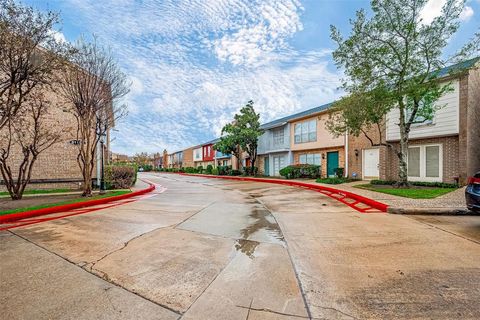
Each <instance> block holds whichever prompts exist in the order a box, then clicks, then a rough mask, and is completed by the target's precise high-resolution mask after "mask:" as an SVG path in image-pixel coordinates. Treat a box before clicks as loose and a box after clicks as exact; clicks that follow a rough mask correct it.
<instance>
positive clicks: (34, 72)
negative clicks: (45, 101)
mask: <svg viewBox="0 0 480 320" xmlns="http://www.w3.org/2000/svg"><path fill="white" fill-rule="evenodd" d="M58 22H59V18H58V14H57V13H55V12H51V11H50V12H47V13H45V14H44V13H40V12H37V11H35V10H34V9H32V8H31V7H23V6H20V5H17V4H15V2H14V1H11V0H0V129H2V128H3V127H4V126H6V124H7V122H8V121H9V119H10V118H14V117H15V116H16V115H17V114H18V112H19V110H20V109H21V106H22V104H23V103H24V102H25V101H26V100H28V98H29V95H30V93H31V92H32V91H33V90H35V89H37V88H42V87H47V86H50V85H51V84H52V80H53V75H54V74H55V73H56V72H57V71H58V70H60V69H61V68H62V67H63V63H64V60H63V58H62V57H64V56H65V54H67V52H68V48H67V46H66V45H65V44H62V43H59V42H57V41H56V40H55V37H54V34H53V27H54V25H55V24H57V23H58Z"/></svg>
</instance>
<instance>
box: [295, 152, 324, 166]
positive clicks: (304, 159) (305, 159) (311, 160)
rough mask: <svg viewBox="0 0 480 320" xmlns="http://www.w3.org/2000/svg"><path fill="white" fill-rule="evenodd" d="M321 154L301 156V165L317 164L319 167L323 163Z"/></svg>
mask: <svg viewBox="0 0 480 320" xmlns="http://www.w3.org/2000/svg"><path fill="white" fill-rule="evenodd" d="M320 159H321V156H320V153H311V154H301V155H300V156H299V162H300V164H315V165H317V166H319V165H320V163H321V160H320Z"/></svg>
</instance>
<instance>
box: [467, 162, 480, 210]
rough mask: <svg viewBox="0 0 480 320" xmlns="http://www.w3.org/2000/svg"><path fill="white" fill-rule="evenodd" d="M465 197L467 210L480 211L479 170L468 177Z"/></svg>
mask: <svg viewBox="0 0 480 320" xmlns="http://www.w3.org/2000/svg"><path fill="white" fill-rule="evenodd" d="M465 199H466V200H467V208H468V209H469V210H472V211H473V212H477V213H480V171H479V172H477V173H476V174H475V175H474V176H473V177H471V178H470V179H468V185H467V189H465Z"/></svg>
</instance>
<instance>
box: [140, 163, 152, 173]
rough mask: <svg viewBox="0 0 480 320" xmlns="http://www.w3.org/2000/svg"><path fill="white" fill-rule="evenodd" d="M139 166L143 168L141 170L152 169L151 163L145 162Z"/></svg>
mask: <svg viewBox="0 0 480 320" xmlns="http://www.w3.org/2000/svg"><path fill="white" fill-rule="evenodd" d="M141 168H143V171H152V170H153V166H152V165H151V164H145V165H143V166H141Z"/></svg>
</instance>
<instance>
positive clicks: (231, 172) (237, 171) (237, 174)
mask: <svg viewBox="0 0 480 320" xmlns="http://www.w3.org/2000/svg"><path fill="white" fill-rule="evenodd" d="M229 175H231V176H240V175H242V172H241V171H240V170H231V171H230V173H229Z"/></svg>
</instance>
